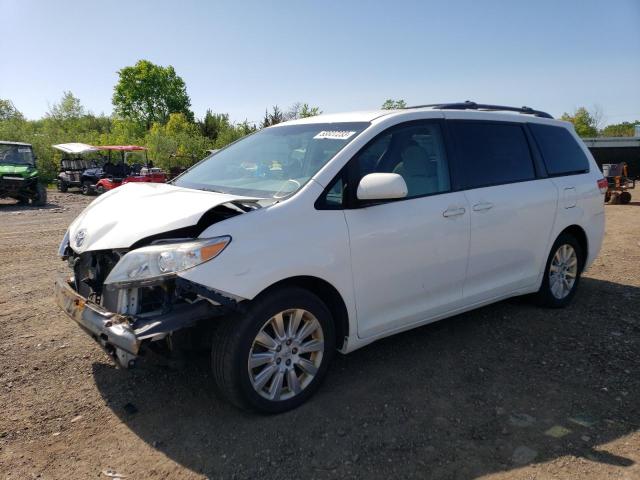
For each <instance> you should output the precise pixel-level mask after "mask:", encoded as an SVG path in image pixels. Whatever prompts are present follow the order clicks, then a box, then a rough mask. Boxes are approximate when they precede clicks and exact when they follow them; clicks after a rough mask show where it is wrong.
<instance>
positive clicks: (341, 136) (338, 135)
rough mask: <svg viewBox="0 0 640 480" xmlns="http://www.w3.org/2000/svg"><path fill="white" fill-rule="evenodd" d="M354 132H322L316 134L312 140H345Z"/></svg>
mask: <svg viewBox="0 0 640 480" xmlns="http://www.w3.org/2000/svg"><path fill="white" fill-rule="evenodd" d="M355 133H356V132H354V131H351V130H323V131H322V132H320V133H318V134H317V135H316V136H315V137H313V138H314V139H317V138H330V139H333V140H346V139H347V138H349V137H351V136H353V134H355Z"/></svg>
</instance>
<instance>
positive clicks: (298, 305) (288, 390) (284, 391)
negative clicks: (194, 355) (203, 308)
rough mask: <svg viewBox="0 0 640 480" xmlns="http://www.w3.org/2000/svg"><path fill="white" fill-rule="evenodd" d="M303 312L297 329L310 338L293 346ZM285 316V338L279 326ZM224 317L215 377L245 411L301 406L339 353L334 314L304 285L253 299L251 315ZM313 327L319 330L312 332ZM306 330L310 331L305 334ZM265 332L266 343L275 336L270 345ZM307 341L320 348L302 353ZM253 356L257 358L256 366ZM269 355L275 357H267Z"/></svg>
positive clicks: (215, 345) (215, 349)
mask: <svg viewBox="0 0 640 480" xmlns="http://www.w3.org/2000/svg"><path fill="white" fill-rule="evenodd" d="M298 312H303V313H299V314H298V319H299V325H298V328H297V329H295V328H294V330H295V331H297V332H298V334H302V335H304V336H303V337H302V338H297V340H293V341H292V343H290V344H288V343H287V342H288V341H290V340H286V337H287V336H289V337H294V336H291V335H287V333H286V332H287V331H288V328H289V326H290V325H291V323H292V318H293V315H295V314H296V313H298ZM279 315H280V317H279V318H280V319H281V320H282V323H281V325H282V327H283V329H282V330H281V334H283V335H282V337H283V338H282V340H278V338H277V335H276V330H275V329H274V328H273V327H274V325H275V324H277V323H279V322H277V321H276V319H277V318H278V316H279ZM314 320H315V322H316V323H314ZM220 321H221V324H220V325H219V326H218V328H217V329H216V330H215V333H214V335H213V341H212V348H211V367H212V370H213V378H214V381H215V385H216V387H217V390H218V392H219V393H221V394H222V395H223V396H224V397H225V398H226V399H227V400H229V401H230V402H231V403H233V404H234V405H236V406H238V407H240V408H243V409H253V410H259V411H262V412H266V413H280V412H285V411H287V410H291V409H293V408H296V407H298V406H300V405H301V404H302V403H304V402H305V401H306V400H307V399H308V398H309V397H311V396H312V395H313V393H314V392H315V391H316V390H317V389H318V387H319V386H320V383H321V382H322V380H323V378H324V376H325V374H326V372H327V368H328V366H329V363H330V362H331V360H332V358H333V355H334V353H335V330H334V324H333V319H332V317H331V313H330V312H329V310H328V309H327V307H326V306H325V305H324V303H322V301H321V300H320V299H319V298H318V297H317V296H316V295H314V294H313V293H311V292H309V291H307V290H304V289H301V288H298V287H286V288H281V289H278V290H275V291H272V292H269V293H268V294H266V295H263V296H262V297H258V298H257V299H255V300H253V301H252V302H251V305H250V306H249V307H248V309H247V311H246V312H245V313H243V314H238V315H233V316H230V317H227V318H224V319H221V320H220ZM313 326H316V327H317V328H316V329H315V330H311V329H312V328H313ZM305 329H307V330H308V331H310V334H309V335H305V334H304V333H303V332H304V331H305ZM259 334H260V338H261V339H262V341H263V342H265V340H264V339H265V337H264V336H263V334H265V335H267V336H268V337H270V340H269V339H267V340H269V341H268V342H265V343H268V344H270V347H269V348H266V347H264V346H263V345H261V344H260V343H259V342H258V341H257V339H258V336H259ZM302 345H306V346H307V347H310V348H311V345H313V348H314V349H316V350H315V351H313V352H305V353H299V351H300V350H301V349H300V350H299V349H298V348H296V347H300V346H302ZM296 351H298V352H296ZM250 357H251V358H253V359H254V361H256V362H257V364H256V365H255V367H254V368H252V369H251V368H250V366H249V360H250ZM268 357H271V359H270V360H266V359H265V358H268ZM302 359H305V360H306V362H304V361H303V360H302ZM276 362H277V363H276ZM310 364H311V366H312V367H314V368H311V367H310V366H309V365H310ZM300 365H302V366H303V367H304V368H301V367H300ZM316 369H317V370H316ZM269 372H271V373H270V374H269ZM292 372H293V373H292ZM311 372H314V373H313V375H312V374H311ZM294 376H295V378H293V377H294ZM265 379H266V380H265ZM278 380H280V382H278ZM263 381H264V384H263ZM261 385H262V386H261ZM278 385H279V386H280V388H279V389H278V388H276V387H277V386H278ZM296 390H297V392H296ZM269 396H271V397H272V398H268V397H269ZM278 398H279V399H278Z"/></svg>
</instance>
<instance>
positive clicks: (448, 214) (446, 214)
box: [442, 207, 466, 217]
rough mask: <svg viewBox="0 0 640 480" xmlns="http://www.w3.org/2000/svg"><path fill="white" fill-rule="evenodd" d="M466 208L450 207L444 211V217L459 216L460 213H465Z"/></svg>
mask: <svg viewBox="0 0 640 480" xmlns="http://www.w3.org/2000/svg"><path fill="white" fill-rule="evenodd" d="M464 212H466V210H465V209H464V208H463V207H449V208H447V209H446V210H445V211H444V212H442V216H443V217H458V216H460V215H464Z"/></svg>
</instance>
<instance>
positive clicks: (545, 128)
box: [529, 123, 589, 176]
mask: <svg viewBox="0 0 640 480" xmlns="http://www.w3.org/2000/svg"><path fill="white" fill-rule="evenodd" d="M529 128H530V129H531V132H532V133H533V136H534V137H535V139H536V142H537V144H538V147H539V148H540V151H541V153H542V159H543V161H544V164H545V166H546V167H547V173H548V174H549V175H551V176H554V175H567V174H570V173H583V172H588V171H589V160H588V159H587V156H586V155H585V154H584V152H583V151H582V148H580V145H578V143H577V142H576V140H575V138H574V137H573V135H571V133H570V132H569V131H568V130H567V129H566V128H563V127H554V126H551V125H540V124H537V123H531V124H529Z"/></svg>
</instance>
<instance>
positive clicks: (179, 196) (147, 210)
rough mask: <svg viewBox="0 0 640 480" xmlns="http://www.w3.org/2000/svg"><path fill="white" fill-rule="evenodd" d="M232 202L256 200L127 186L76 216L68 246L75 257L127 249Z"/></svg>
mask: <svg viewBox="0 0 640 480" xmlns="http://www.w3.org/2000/svg"><path fill="white" fill-rule="evenodd" d="M234 200H255V199H253V198H248V197H238V196H235V195H227V194H223V193H215V192H205V191H202V190H192V189H189V188H180V187H175V186H173V185H168V184H166V183H127V184H125V185H123V186H121V187H118V188H115V189H113V190H111V191H109V192H107V193H105V194H103V195H102V196H100V197H98V198H97V199H95V200H94V201H93V202H92V203H91V204H90V205H89V206H88V207H87V208H85V209H84V211H83V212H82V213H81V214H80V215H78V217H77V218H76V219H75V220H74V221H73V223H72V224H71V226H70V227H69V242H70V244H71V248H73V250H75V251H76V252H77V253H82V252H86V251H90V250H106V249H116V248H128V247H130V246H131V245H133V244H134V243H135V242H137V241H138V240H141V239H143V238H146V237H149V236H151V235H156V234H159V233H163V232H167V231H170V230H175V229H177V228H183V227H190V226H193V225H195V224H196V223H198V220H199V219H200V217H202V215H203V214H204V213H205V212H206V211H207V210H209V209H211V208H213V207H216V206H218V205H221V204H223V203H227V202H230V201H234Z"/></svg>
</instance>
